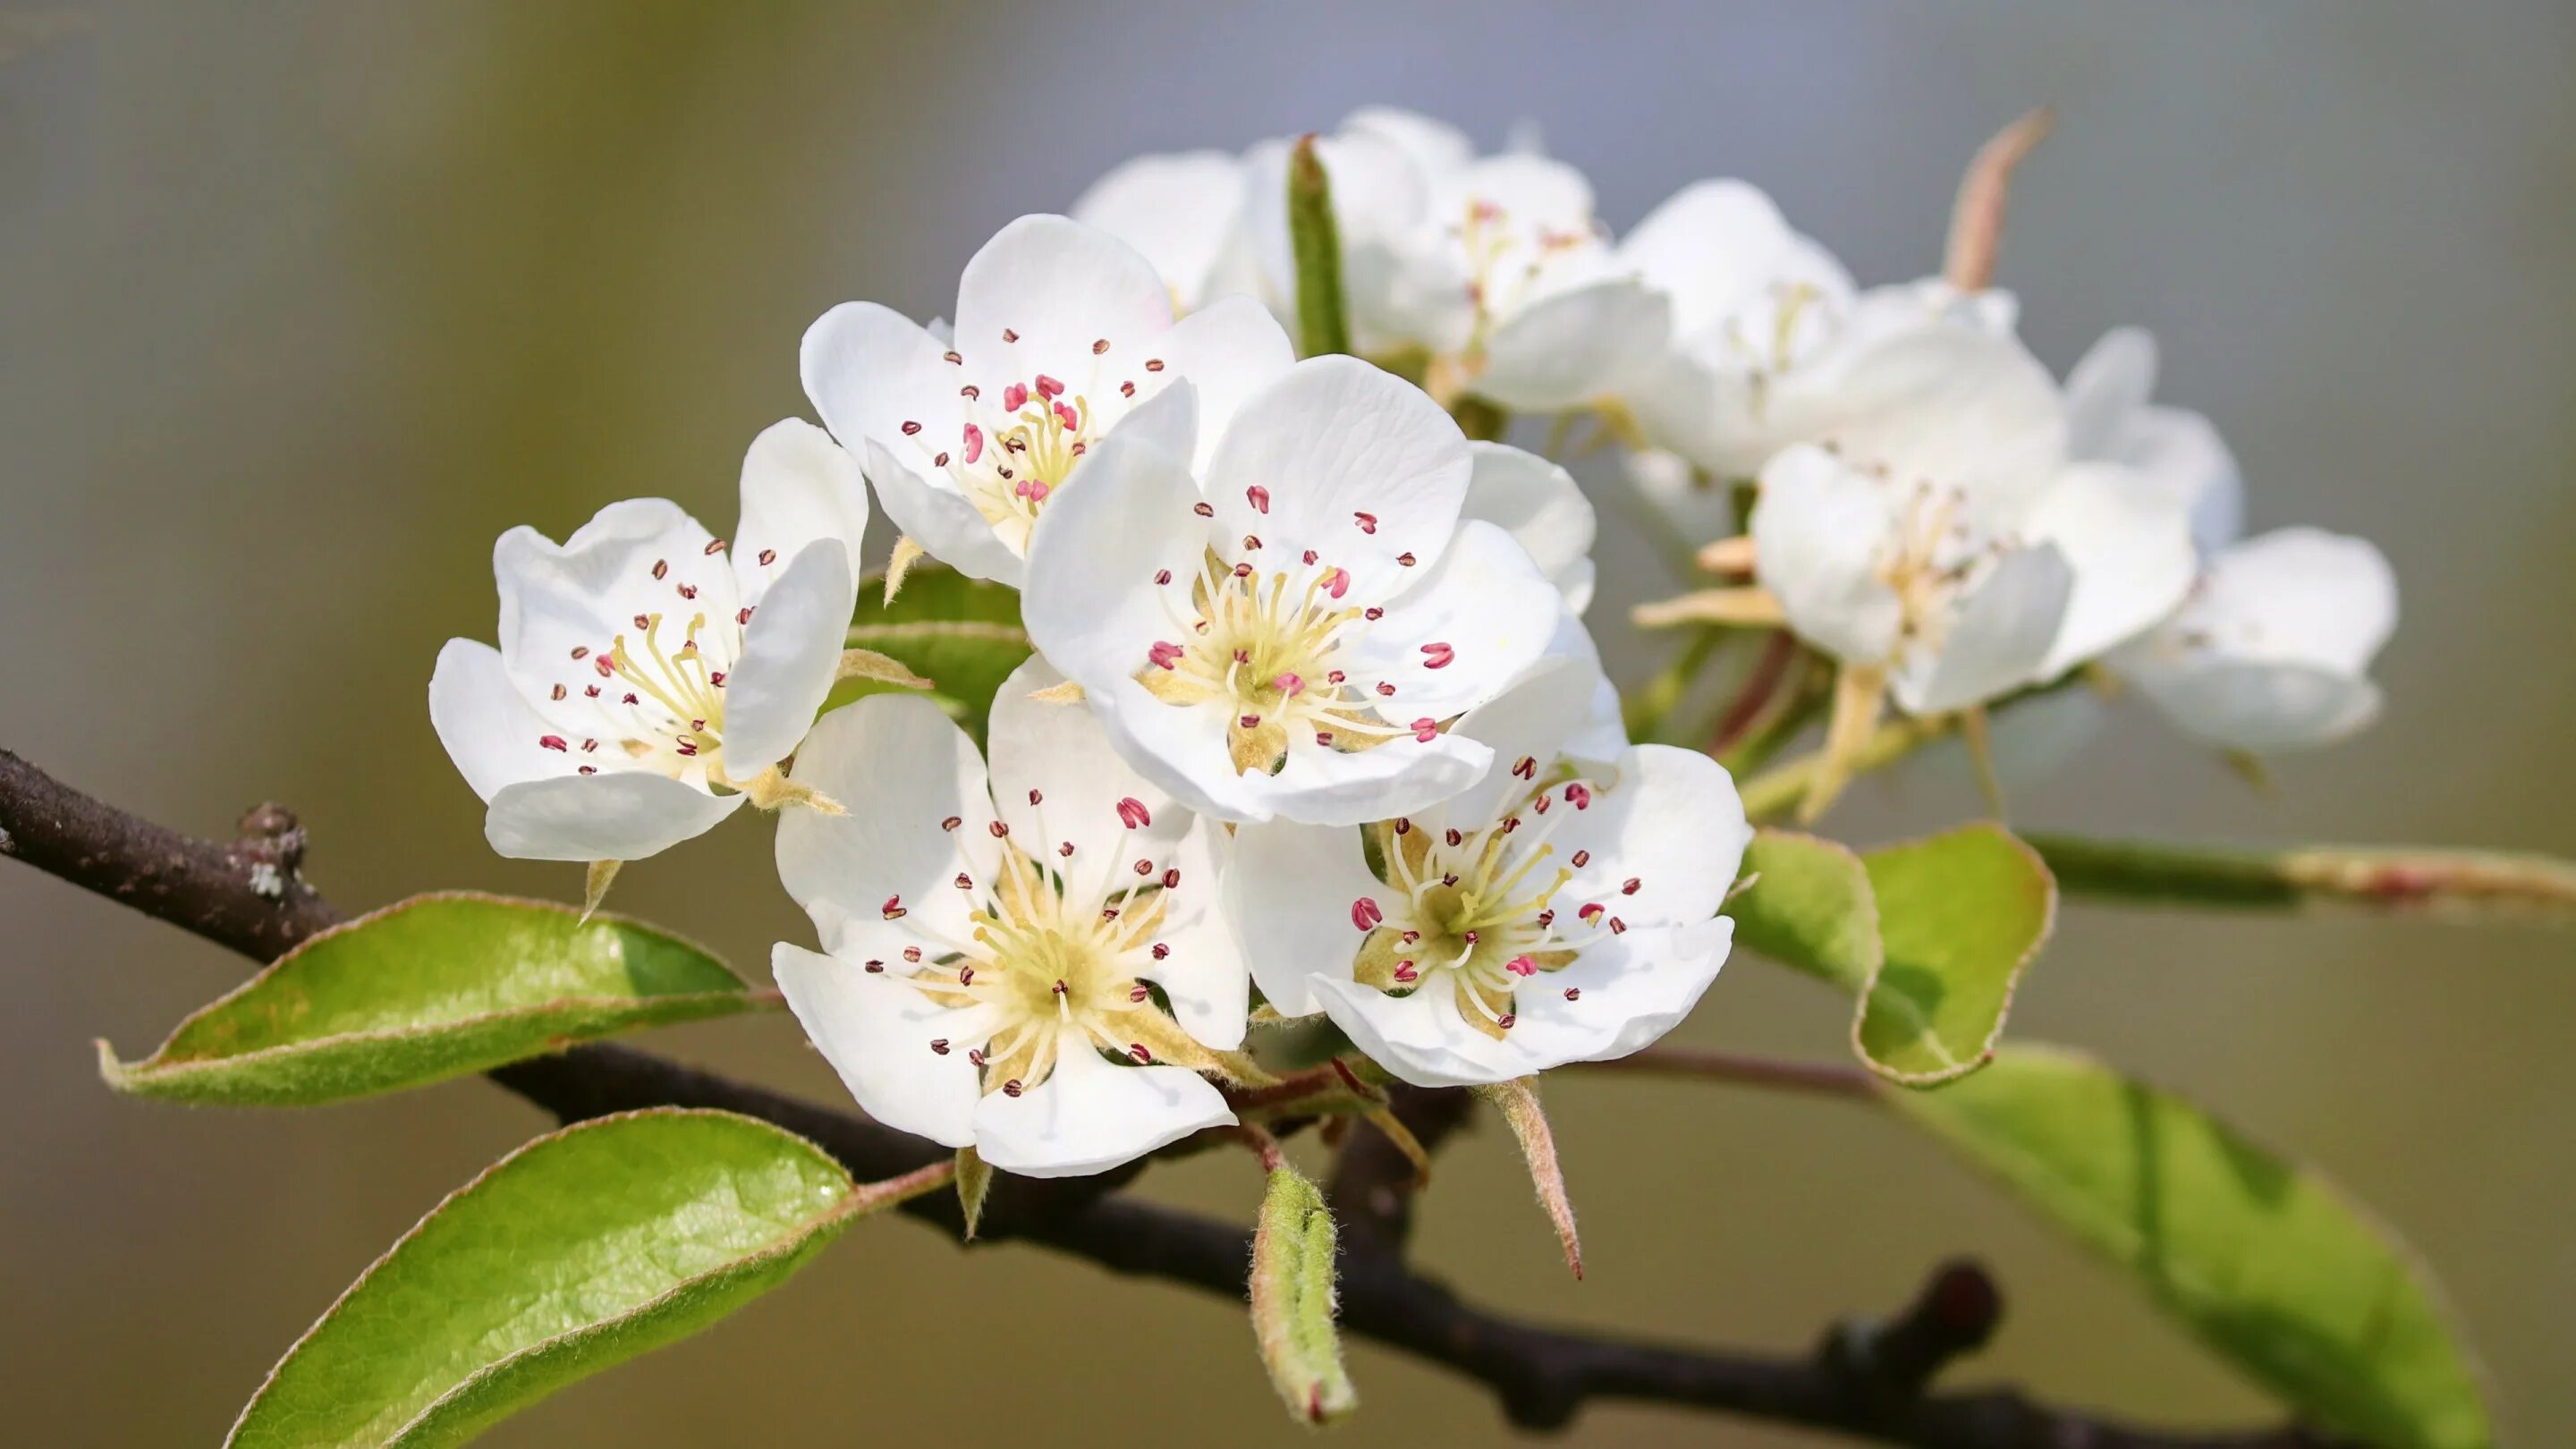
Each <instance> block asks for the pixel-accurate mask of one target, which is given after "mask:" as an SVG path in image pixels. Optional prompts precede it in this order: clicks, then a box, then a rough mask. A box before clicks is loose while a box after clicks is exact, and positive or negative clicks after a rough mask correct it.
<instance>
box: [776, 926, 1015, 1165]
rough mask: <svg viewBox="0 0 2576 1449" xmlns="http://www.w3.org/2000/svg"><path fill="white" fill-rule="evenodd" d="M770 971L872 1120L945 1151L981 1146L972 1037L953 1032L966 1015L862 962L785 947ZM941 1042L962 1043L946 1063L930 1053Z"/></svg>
mask: <svg viewBox="0 0 2576 1449" xmlns="http://www.w3.org/2000/svg"><path fill="white" fill-rule="evenodd" d="M769 971H770V974H771V975H772V976H774V977H776V978H777V979H778V989H779V991H780V992H781V993H783V994H784V995H785V996H786V997H787V1009H788V1010H790V1011H792V1012H794V1013H796V1020H797V1023H798V1024H799V1025H801V1026H803V1027H804V1028H805V1035H806V1036H807V1037H808V1038H809V1039H810V1040H812V1042H813V1043H814V1047H815V1049H816V1050H817V1051H820V1052H821V1053H822V1054H823V1059H824V1060H825V1061H828V1062H830V1063H831V1064H832V1070H833V1071H835V1072H838V1073H840V1075H841V1081H842V1083H843V1084H844V1085H846V1086H847V1087H848V1088H849V1089H850V1095H851V1096H852V1097H854V1098H856V1099H857V1101H858V1104H859V1105H860V1106H861V1107H863V1108H865V1109H866V1110H867V1114H868V1115H869V1116H871V1117H874V1118H876V1119H877V1120H878V1121H880V1122H883V1123H884V1124H886V1125H887V1126H888V1127H892V1128H893V1129H895V1130H896V1131H898V1132H909V1133H911V1134H913V1135H914V1136H916V1137H927V1138H929V1139H930V1140H931V1141H933V1142H936V1143H938V1144H939V1145H941V1146H942V1147H964V1146H966V1145H967V1144H969V1143H971V1142H973V1141H974V1140H975V1099H976V1097H977V1096H978V1095H979V1094H980V1093H981V1091H982V1088H981V1087H979V1086H978V1085H977V1084H976V1072H975V1065H974V1063H973V1062H971V1061H969V1060H967V1057H966V1041H967V1035H968V1034H967V1033H966V1032H965V1031H963V1030H959V1029H958V1028H957V1027H956V1026H954V1025H953V1024H952V1023H954V1022H955V1021H956V1020H957V1018H958V1017H960V1016H961V1015H962V1013H961V1012H959V1011H957V1010H956V1009H954V1008H951V1007H945V1006H939V1005H936V1004H934V1003H933V1002H932V1001H931V1000H930V999H929V998H928V997H926V996H924V995H922V993H921V992H919V991H918V990H915V989H914V988H912V987H910V986H906V985H904V984H903V983H902V982H900V981H897V980H896V979H894V978H893V977H890V976H882V975H870V974H869V973H867V972H866V971H863V970H862V969H860V967H859V965H858V963H856V962H854V961H845V960H842V959H841V958H839V957H836V956H825V955H822V954H819V953H817V952H813V951H808V950H806V949H804V948H803V947H801V946H791V945H788V944H787V943H785V942H783V941H782V942H780V943H779V944H778V946H777V947H775V948H774V949H773V950H772V951H771V952H770V957H769ZM941 1037H953V1038H955V1039H956V1044H955V1046H954V1048H953V1049H952V1050H950V1051H949V1052H947V1053H946V1054H945V1055H942V1054H940V1053H937V1052H934V1051H932V1050H930V1048H929V1045H928V1043H929V1042H930V1041H931V1040H933V1039H935V1038H941Z"/></svg>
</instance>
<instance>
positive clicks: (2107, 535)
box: [2022, 463, 2198, 678]
mask: <svg viewBox="0 0 2576 1449" xmlns="http://www.w3.org/2000/svg"><path fill="white" fill-rule="evenodd" d="M2022 534H2023V536H2024V537H2026V538H2029V539H2031V540H2033V541H2037V542H2046V543H2051V544H2054V545H2056V546H2057V550H2058V552H2059V553H2061V554H2063V555H2064V556H2065V558H2066V563H2067V566H2068V567H2069V568H2071V569H2073V570H2074V574H2075V579H2074V587H2073V589H2072V591H2071V592H2069V594H2068V595H2067V599H2066V615H2065V618H2064V620H2063V621H2062V622H2060V623H2059V625H2058V628H2057V642H2056V643H2055V644H2054V645H2053V646H2052V647H2051V648H2050V650H2049V653H2048V660H2047V662H2046V663H2044V664H2042V665H2041V666H2040V677H2042V678H2053V677H2055V676H2057V675H2059V674H2063V673H2064V672H2066V671H2067V670H2069V669H2072V668H2074V667H2075V666H2076V665H2078V664H2081V663H2083V662H2085V661H2086V660H2088V659H2093V658H2097V657H2099V656H2100V655H2102V654H2104V653H2106V652H2108V651H2109V650H2111V649H2112V648H2114V647H2115V646H2117V645H2120V644H2122V643H2125V642H2127V641H2128V640H2130V639H2134V638H2136V637H2137V636H2138V635H2140V634H2143V633H2145V632H2146V631H2147V630H2149V629H2152V628H2154V627H2155V626H2156V624H2157V623H2158V622H2159V621H2160V620H2162V619H2164V618H2165V617H2166V616H2167V615H2169V614H2171V613H2172V612H2173V611H2174V607H2175V606H2176V605H2178V604H2180V603H2181V602H2182V600H2183V596H2184V595H2185V594H2187V593H2189V592H2190V591H2191V581H2192V577H2193V575H2194V574H2195V573H2196V572H2197V571H2198V564H2197V559H2196V558H2195V556H2194V554H2193V550H2192V545H2191V524H2190V521H2189V519H2188V518H2186V517H2185V516H2184V513H2183V508H2182V505H2181V504H2180V503H2179V502H2177V501H2176V500H2174V499H2172V498H2169V497H2166V496H2164V495H2162V494H2160V493H2158V492H2156V491H2155V490H2154V489H2152V488H2150V487H2148V486H2147V485H2146V483H2145V480H2143V479H2142V478H2141V477H2140V476H2139V475H2137V474H2136V473H2133V472H2131V471H2130V470H2128V469H2125V468H2117V467H2112V466H2110V465H2108V464H2102V463H2090V464H2078V465H2076V466H2074V467H2072V468H2069V469H2067V470H2066V471H2065V472H2063V473H2061V474H2059V475H2058V478H2057V481H2055V482H2054V483H2051V484H2050V485H2049V486H2048V488H2047V490H2046V491H2045V492H2043V493H2041V494H2040V496H2039V498H2038V500H2037V501H2036V502H2034V503H2033V504H2032V505H2031V510H2030V512H2029V514H2028V515H2026V516H2025V518H2024V519H2023V522H2022Z"/></svg>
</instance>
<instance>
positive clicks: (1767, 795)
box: [1736, 716, 1951, 824]
mask: <svg viewBox="0 0 2576 1449" xmlns="http://www.w3.org/2000/svg"><path fill="white" fill-rule="evenodd" d="M1950 729H1951V723H1950V720H1949V718H1948V717H1946V716H1944V717H1942V718H1938V719H1914V718H1911V717H1905V716H1900V717H1899V718H1896V719H1892V720H1888V721H1887V722H1885V723H1884V724H1881V725H1880V726H1879V727H1878V728H1877V729H1876V730H1873V731H1871V732H1870V735H1869V738H1867V739H1866V740H1863V741H1862V742H1861V745H1860V747H1859V748H1858V749H1856V750H1854V751H1853V752H1852V756H1851V762H1850V769H1851V773H1852V774H1854V775H1858V774H1861V773H1862V772H1864V771H1868V770H1875V769H1878V768H1880V767H1881V766H1884V765H1888V764H1891V763H1893V762H1895V761H1897V760H1899V759H1902V758H1904V757H1905V756H1906V755H1908V754H1910V753H1912V752H1913V751H1914V749H1915V747H1916V746H1918V745H1922V744H1925V743H1927V742H1929V741H1932V740H1936V739H1939V738H1940V737H1941V736H1943V735H1945V734H1948V733H1949V732H1950ZM1823 766H1824V755H1823V753H1822V752H1821V751H1819V752H1816V753H1813V754H1805V755H1800V756H1799V757H1798V758H1796V759H1794V760H1791V761H1788V762H1787V763H1785V764H1779V765H1774V766H1772V767H1771V768H1770V769H1767V770H1765V771H1763V772H1762V773H1761V774H1758V775H1755V776H1753V777H1752V778H1751V779H1748V780H1743V781H1739V782H1738V783H1737V786H1736V788H1737V790H1738V791H1739V792H1740V793H1741V794H1742V795H1743V797H1744V813H1745V816H1746V817H1747V818H1748V819H1751V820H1752V821H1754V822H1755V823H1757V824H1758V823H1760V822H1762V821H1765V820H1772V819H1777V818H1778V817H1780V816H1783V815H1786V814H1788V813H1789V812H1790V811H1792V810H1795V809H1797V808H1798V802H1799V801H1801V800H1804V799H1805V798H1806V797H1807V785H1808V783H1809V782H1810V781H1812V780H1813V779H1814V778H1815V776H1816V772H1817V771H1818V770H1820V769H1822V768H1823Z"/></svg>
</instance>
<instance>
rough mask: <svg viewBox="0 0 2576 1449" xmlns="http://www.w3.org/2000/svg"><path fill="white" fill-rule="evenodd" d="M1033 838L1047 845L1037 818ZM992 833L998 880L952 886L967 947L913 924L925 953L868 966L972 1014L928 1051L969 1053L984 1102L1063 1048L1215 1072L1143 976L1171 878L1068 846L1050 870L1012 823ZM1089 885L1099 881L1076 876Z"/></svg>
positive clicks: (1040, 1076)
mask: <svg viewBox="0 0 2576 1449" xmlns="http://www.w3.org/2000/svg"><path fill="white" fill-rule="evenodd" d="M1033 793H1034V792H1033ZM949 828H951V829H955V828H958V827H957V826H956V825H955V824H954V823H951V824H950V825H949ZM1039 828H1040V834H1041V835H1043V834H1044V821H1043V819H1041V820H1040V822H1039ZM993 829H995V830H996V831H997V832H999V833H1000V834H1001V835H1002V837H1003V843H1002V853H1001V857H1000V864H999V867H998V870H999V874H998V877H997V878H996V879H993V880H989V881H979V880H976V879H974V878H973V877H972V876H971V875H969V874H966V873H964V872H961V873H960V874H959V875H958V877H957V880H956V886H957V888H958V889H959V890H962V891H966V892H968V893H970V895H971V896H972V897H973V898H974V901H975V905H974V907H973V909H972V911H971V912H970V914H969V915H968V918H967V926H966V930H965V934H964V937H963V938H962V939H958V938H950V937H947V936H944V935H941V934H940V933H938V932H936V931H933V930H931V929H928V928H926V927H918V926H915V927H913V933H914V934H915V935H916V936H918V937H919V938H920V939H921V940H922V941H923V942H924V943H925V944H924V945H916V946H908V947H906V948H904V950H903V953H902V957H903V959H902V962H901V963H895V962H890V961H885V960H871V961H868V962H866V963H864V969H866V970H868V971H870V972H888V971H891V972H894V973H895V974H896V975H898V977H900V978H901V979H903V980H905V981H906V982H907V983H908V984H910V985H912V986H914V987H916V988H917V989H919V990H920V991H921V992H922V994H924V995H925V996H927V997H929V998H930V999H931V1000H933V1001H935V1002H938V1003H939V1004H940V1005H942V1006H947V1007H950V1008H955V1009H960V1010H964V1011H967V1012H968V1013H969V1014H968V1015H966V1016H963V1017H961V1018H959V1019H958V1020H957V1022H956V1023H954V1024H952V1025H950V1026H949V1027H948V1028H947V1029H948V1030H950V1031H952V1032H956V1033H958V1034H957V1035H955V1036H953V1037H939V1038H936V1039H934V1040H932V1042H931V1043H930V1049H931V1050H932V1051H933V1052H935V1053H937V1054H939V1055H941V1056H946V1055H948V1054H949V1053H950V1052H952V1051H960V1052H964V1053H965V1054H966V1056H967V1058H968V1059H969V1060H970V1061H972V1062H973V1063H974V1064H975V1066H976V1068H977V1069H978V1071H979V1072H980V1073H981V1074H982V1080H983V1083H984V1089H985V1090H986V1091H987V1092H995V1091H998V1092H1002V1093H1004V1094H1006V1095H1008V1096H1013V1097H1016V1096H1018V1095H1020V1094H1021V1093H1022V1092H1025V1091H1029V1090H1032V1089H1034V1088H1036V1087H1037V1086H1038V1085H1039V1084H1041V1083H1043V1082H1044V1081H1046V1079H1047V1078H1048V1077H1049V1076H1050V1075H1052V1074H1053V1072H1054V1070H1055V1067H1056V1064H1057V1063H1058V1062H1060V1061H1062V1060H1063V1057H1064V1054H1065V1053H1067V1052H1076V1051H1098V1052H1103V1053H1106V1054H1108V1055H1110V1056H1113V1057H1117V1058H1119V1059H1121V1060H1123V1061H1126V1062H1129V1063H1132V1064H1135V1065H1138V1066H1143V1065H1147V1064H1150V1063H1153V1062H1156V1061H1166V1062H1174V1063H1177V1064H1180V1065H1184V1066H1191V1067H1200V1066H1206V1065H1210V1064H1213V1063H1214V1061H1215V1057H1214V1054H1212V1053H1210V1052H1208V1051H1207V1050H1206V1049H1205V1048H1203V1047H1201V1046H1199V1045H1198V1044H1197V1043H1196V1042H1195V1041H1194V1040H1192V1039H1191V1038H1190V1037H1189V1036H1187V1035H1186V1034H1185V1033H1183V1032H1182V1031H1181V1030H1180V1029H1179V1027H1178V1024H1177V1023H1175V1022H1174V1021H1173V1020H1172V1019H1171V1018H1170V1017H1169V1016H1167V1015H1165V1014H1164V1012H1163V1010H1162V1008H1161V1007H1159V1006H1158V1005H1156V1004H1155V1001H1154V995H1153V991H1152V989H1151V988H1149V987H1147V986H1146V985H1145V984H1144V983H1143V982H1142V981H1141V980H1139V979H1138V977H1139V976H1140V975H1141V974H1147V973H1149V972H1150V971H1151V965H1152V963H1153V962H1155V961H1160V960H1164V959H1166V958H1167V957H1168V956H1169V954H1170V947H1169V946H1168V945H1166V944H1164V943H1162V942H1159V941H1157V940H1156V939H1155V937H1156V935H1157V934H1158V933H1159V932H1161V931H1162V930H1163V929H1164V927H1165V925H1166V923H1167V915H1168V904H1169V901H1170V892H1172V891H1174V890H1176V889H1178V888H1179V885H1180V870H1179V868H1178V867H1177V866H1174V865H1172V864H1170V863H1169V862H1168V861H1157V860H1155V859H1153V858H1151V857H1145V856H1139V857H1138V858H1136V859H1134V860H1132V861H1123V862H1122V861H1107V862H1090V861H1082V860H1078V859H1076V858H1075V854H1074V850H1073V846H1072V845H1071V843H1070V842H1066V843H1063V844H1060V845H1059V846H1058V847H1057V849H1056V851H1055V852H1054V857H1053V859H1052V860H1047V859H1041V858H1040V857H1038V856H1032V855H1030V854H1029V853H1028V852H1027V851H1025V850H1023V849H1021V848H1020V845H1019V842H1018V841H1017V840H1015V839H1013V838H1011V837H1010V835H1009V833H1008V828H1007V827H1005V826H1001V825H999V824H996V825H995V826H994V827H993ZM1092 875H1097V876H1098V877H1099V878H1098V879H1097V881H1096V882H1095V881H1089V880H1086V879H1085V877H1087V876H1092ZM884 909H885V914H886V917H887V919H889V920H896V919H902V918H903V917H905V916H906V915H907V914H909V913H908V911H907V909H906V908H905V906H904V905H903V903H902V900H901V898H900V897H898V898H896V899H893V900H889V901H887V902H886V904H885V908H884ZM906 924H907V925H910V924H911V923H910V922H907V923H906Z"/></svg>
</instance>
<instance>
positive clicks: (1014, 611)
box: [823, 563, 1034, 744]
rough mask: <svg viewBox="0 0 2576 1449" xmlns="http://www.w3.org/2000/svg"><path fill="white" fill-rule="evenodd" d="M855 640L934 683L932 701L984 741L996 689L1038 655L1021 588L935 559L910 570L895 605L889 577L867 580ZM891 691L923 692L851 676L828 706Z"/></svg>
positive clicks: (861, 593)
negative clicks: (1023, 620)
mask: <svg viewBox="0 0 2576 1449" xmlns="http://www.w3.org/2000/svg"><path fill="white" fill-rule="evenodd" d="M848 642H849V646H850V647H851V648H853V649H872V650H875V651H876V652H877V653H879V654H882V655H884V656H886V657H887V658H889V659H892V660H894V661H895V662H897V663H899V664H902V665H903V666H904V667H906V668H908V669H910V670H912V671H913V672H914V673H915V674H919V675H921V676H923V677H924V678H927V679H928V680H930V682H931V684H932V686H933V688H932V689H931V690H930V691H929V698H930V699H931V700H932V701H933V702H934V703H936V704H937V705H938V706H939V707H940V708H941V709H943V710H946V711H947V712H948V715H949V717H950V718H952V719H954V720H956V721H957V722H958V723H960V724H962V725H964V726H965V727H966V730H967V732H968V733H969V734H972V735H973V736H975V739H976V742H977V743H979V744H980V743H982V741H983V738H984V721H985V718H986V717H987V716H988V715H990V714H991V713H992V709H993V691H995V690H997V689H999V688H1001V687H1002V681H1003V680H1004V679H1006V678H1008V677H1009V676H1010V673H1011V671H1012V670H1014V669H1017V668H1019V667H1020V662H1021V661H1022V660H1024V659H1026V658H1028V657H1029V655H1030V654H1031V653H1032V652H1034V651H1033V646H1031V645H1030V643H1029V636H1028V631H1026V630H1025V629H1023V628H1021V627H1020V594H1019V591H1018V590H1017V589H1013V588H1009V587H1006V586H1004V585H1001V584H996V583H992V582H989V581H987V580H984V579H976V578H969V577H967V576H966V575H964V574H961V573H959V572H957V571H956V570H955V569H951V568H945V567H942V566H940V565H937V564H932V563H921V564H917V565H915V566H914V567H913V568H912V569H911V570H910V571H909V572H907V573H906V574H905V575H904V576H903V588H902V589H901V590H900V591H899V592H898V593H896V595H895V598H894V602H893V603H891V604H889V603H887V602H885V580H884V578H883V577H882V576H881V575H874V574H871V575H869V576H868V577H867V578H866V579H864V580H862V581H861V583H860V585H859V607H858V610H857V612H856V614H854V615H853V616H852V618H851V620H850V634H849V640H848ZM889 691H895V692H900V693H919V692H920V691H918V690H909V689H902V688H901V687H900V686H897V685H893V684H887V683H882V682H880V681H877V680H870V679H845V680H842V681H841V682H840V683H839V684H837V685H835V686H834V687H833V689H832V695H831V698H830V699H828V700H826V701H825V702H824V705H823V707H824V708H825V709H826V710H832V709H838V708H840V707H841V706H842V705H845V704H848V703H849V702H850V701H852V700H854V699H858V698H861V697H862V696H865V695H871V694H884V693H887V692H889Z"/></svg>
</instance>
